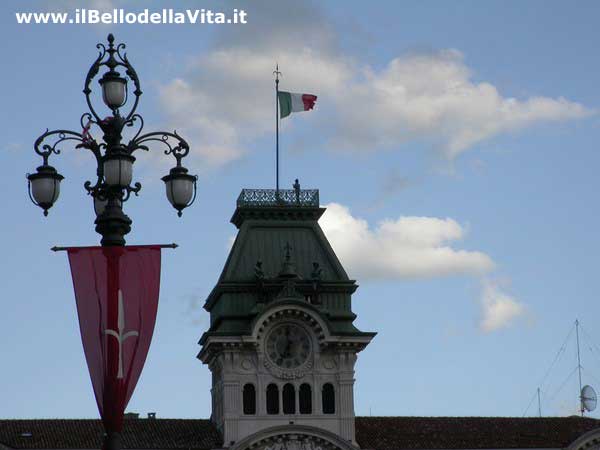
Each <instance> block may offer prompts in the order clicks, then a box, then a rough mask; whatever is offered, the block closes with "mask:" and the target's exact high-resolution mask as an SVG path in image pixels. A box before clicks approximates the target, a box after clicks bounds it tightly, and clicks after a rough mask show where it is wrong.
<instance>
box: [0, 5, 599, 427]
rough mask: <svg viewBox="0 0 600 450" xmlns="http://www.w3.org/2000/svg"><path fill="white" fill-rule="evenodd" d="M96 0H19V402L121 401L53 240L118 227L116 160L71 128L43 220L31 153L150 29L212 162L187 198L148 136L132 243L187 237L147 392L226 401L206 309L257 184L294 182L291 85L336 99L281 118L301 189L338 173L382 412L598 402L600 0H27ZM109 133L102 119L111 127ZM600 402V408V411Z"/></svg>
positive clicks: (43, 405)
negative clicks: (163, 15) (105, 214)
mask: <svg viewBox="0 0 600 450" xmlns="http://www.w3.org/2000/svg"><path fill="white" fill-rule="evenodd" d="M83 5H84V3H83V2H76V1H74V0H61V1H49V0H40V1H33V0H32V1H27V0H25V1H18V2H17V1H12V2H9V1H7V2H2V4H1V5H0V13H1V14H0V42H2V44H1V45H2V50H3V60H4V61H5V66H4V70H2V71H1V73H0V80H1V81H2V85H3V86H4V89H3V95H2V99H3V105H2V106H1V107H0V114H1V116H0V118H1V119H2V120H0V135H1V136H2V138H3V142H2V144H0V167H1V169H0V170H2V176H1V177H0V192H3V193H4V196H3V211H4V213H3V214H2V218H3V220H2V221H1V222H0V227H1V228H0V229H1V231H2V232H1V233H0V234H1V235H2V238H1V239H2V240H1V244H2V248H3V250H4V251H3V254H2V256H0V261H1V262H0V264H1V267H2V270H1V271H0V273H1V275H0V277H1V278H0V280H1V283H0V302H1V305H2V306H1V310H0V354H1V355H2V356H3V358H2V361H3V362H2V364H1V365H0V386H2V387H1V388H0V418H62V417H73V418H78V417H97V415H98V412H97V408H96V404H95V400H94V397H93V392H92V388H91V383H90V380H89V375H88V372H87V367H86V365H85V359H84V355H83V351H82V346H81V339H80V336H79V329H78V324H77V317H76V309H75V300H74V295H73V291H72V283H71V279H70V272H69V266H68V262H67V258H66V255H65V254H64V253H53V252H51V251H50V250H49V249H50V247H52V246H54V245H96V244H97V243H98V242H99V236H98V235H97V234H96V233H95V232H94V225H93V221H94V218H95V217H94V212H93V208H92V204H91V200H90V198H89V197H88V196H87V195H85V191H84V189H83V183H84V182H85V181H86V180H89V179H92V177H93V176H94V173H95V172H94V171H95V166H94V160H93V158H91V157H90V156H91V155H86V154H83V153H85V151H82V150H75V149H73V148H70V147H68V146H65V148H64V149H63V151H62V153H61V154H60V155H54V156H52V158H51V161H50V163H51V164H52V165H54V167H56V168H57V169H58V170H59V172H60V173H62V174H63V175H64V176H65V179H64V181H63V182H62V186H61V194H60V198H59V200H58V202H57V204H56V205H55V206H54V207H53V208H52V209H51V210H50V213H49V216H48V217H46V218H44V217H43V215H42V212H41V210H40V209H39V208H37V207H36V206H34V205H33V204H31V202H30V201H29V199H28V195H27V183H26V179H25V174H26V173H28V172H33V171H34V170H35V168H36V167H37V166H38V165H40V164H41V160H40V158H39V157H38V156H37V155H36V154H35V153H34V152H33V142H34V141H35V139H36V138H37V136H39V135H40V134H41V133H42V132H43V131H44V130H45V129H46V128H50V129H57V128H67V129H74V130H76V131H78V127H79V117H80V116H81V114H82V113H84V112H86V111H87V109H86V104H85V99H84V96H83V94H82V93H81V90H82V88H83V81H84V79H85V75H86V73H87V70H88V68H89V66H90V65H91V63H92V62H93V60H94V58H95V57H96V55H97V51H96V48H95V45H96V43H98V42H102V41H104V40H105V38H106V35H107V34H108V33H109V32H112V33H114V35H115V37H116V40H117V42H125V43H126V44H127V52H128V57H129V60H130V61H131V62H132V64H133V65H134V67H135V68H136V70H137V72H138V75H139V77H140V80H141V83H142V90H143V92H144V94H143V95H142V97H141V101H140V105H139V109H138V112H139V113H140V114H142V115H143V117H144V120H145V123H146V129H147V130H177V131H178V132H179V133H180V134H182V135H183V136H184V137H185V138H186V139H187V140H188V141H189V142H190V145H191V155H190V157H189V158H187V161H186V163H185V164H186V166H187V167H188V168H189V169H190V172H192V173H197V174H198V175H199V180H198V198H197V200H196V203H195V204H194V205H193V206H192V207H191V208H189V209H187V210H185V211H184V215H183V217H182V218H178V217H177V215H176V213H175V211H174V210H173V209H172V208H171V206H170V205H169V203H168V202H167V200H166V198H165V195H164V187H163V185H162V182H161V181H160V177H161V176H163V175H165V174H166V173H167V172H168V170H169V169H170V167H171V166H172V161H169V160H168V158H166V157H165V156H164V155H162V154H161V151H160V149H158V148H155V149H152V150H151V151H150V152H148V153H147V154H146V153H144V154H140V155H138V160H137V161H136V163H135V168H134V170H135V172H134V180H135V181H140V182H141V183H142V185H143V188H142V191H141V192H140V195H139V197H133V198H132V199H131V200H129V201H128V202H127V203H126V205H125V210H126V213H127V214H128V215H129V216H130V217H131V218H132V220H133V229H132V232H131V233H130V234H129V235H128V243H129V244H150V243H169V242H176V243H178V244H179V246H180V247H179V248H178V249H176V250H164V251H163V265H162V278H161V296H160V305H159V311H158V317H157V322H156V328H155V333H154V338H153V342H152V345H151V348H150V352H149V354H148V359H147V362H146V366H145V368H144V371H143V373H142V376H141V378H140V381H139V383H138V386H137V388H136V391H135V393H134V395H133V398H132V400H131V402H130V404H129V407H128V411H134V412H138V413H141V414H142V415H145V414H146V413H147V412H156V413H157V417H180V418H207V417H209V416H210V405H211V402H210V373H209V370H208V368H207V367H205V366H203V365H202V363H201V362H200V361H199V360H197V359H196V355H197V353H198V351H199V346H198V344H197V341H198V339H199V338H200V336H201V335H202V333H203V332H204V331H205V330H206V328H207V326H208V314H207V313H206V311H205V310H204V309H203V308H202V305H203V303H204V300H205V299H206V296H207V295H208V293H209V292H210V290H211V289H212V287H213V286H214V284H215V282H216V281H217V278H218V276H219V274H220V271H221V269H222V267H223V264H224V262H225V259H226V257H227V253H228V250H229V246H230V242H231V240H232V237H234V236H235V233H236V229H235V227H234V226H233V225H232V224H231V223H229V219H230V218H231V215H232V213H233V211H234V209H235V201H236V198H237V195H238V194H239V192H240V190H241V189H242V188H247V187H250V188H273V187H274V184H275V180H274V178H275V174H274V172H275V171H274V122H275V121H274V85H273V75H272V71H273V70H274V66H275V63H278V64H279V67H280V70H281V72H282V73H283V75H282V78H281V85H280V88H281V89H282V90H289V91H292V92H306V93H313V94H316V95H318V100H317V105H316V107H315V109H314V110H313V111H311V112H307V113H302V114H293V115H292V116H290V117H289V118H286V119H284V120H283V121H282V127H281V136H280V138H281V180H282V181H281V184H282V186H289V187H291V185H292V183H293V181H294V179H295V178H299V180H300V183H301V185H302V187H306V188H318V189H320V198H321V203H322V205H323V206H325V207H327V212H326V213H325V215H324V216H323V217H322V218H321V220H320V225H321V227H322V228H323V230H324V232H325V234H326V236H327V237H328V239H329V240H330V242H331V244H332V246H333V248H334V250H335V251H336V252H337V254H338V256H339V258H340V260H341V262H342V264H343V265H344V266H345V268H346V270H347V272H348V273H349V275H350V276H351V277H352V278H354V279H356V280H357V282H358V284H359V285H360V287H359V289H358V291H357V293H356V294H354V296H353V309H354V311H355V312H356V314H357V315H358V318H357V320H356V322H355V323H356V325H357V326H358V327H359V328H360V329H361V330H364V331H377V332H378V335H377V336H376V338H375V339H374V340H373V341H372V343H371V344H370V345H369V346H368V347H367V348H366V349H365V350H364V351H363V352H362V353H361V354H360V355H359V359H358V363H357V367H356V376H355V378H356V384H355V410H356V414H357V415H370V414H371V415H400V416H412V415H419V416H517V417H520V416H522V415H537V414H538V405H537V398H536V397H535V394H536V389H537V388H538V387H540V392H541V412H542V414H543V415H548V416H565V415H571V414H576V413H577V410H578V406H579V405H578V389H579V386H578V377H577V371H576V370H574V369H575V368H576V367H577V360H576V344H575V341H576V339H575V332H574V328H573V324H574V322H575V320H576V319H579V320H580V322H581V328H580V330H579V331H580V339H581V358H582V363H581V365H582V367H583V370H582V381H583V384H590V385H592V386H596V387H597V388H600V330H599V329H598V327H596V326H595V324H596V321H597V317H599V316H600V306H599V302H598V300H597V290H598V282H597V280H598V276H597V270H598V263H597V255H598V254H600V238H599V237H598V232H597V230H598V229H599V228H600V215H599V214H598V206H597V205H598V201H597V193H598V191H599V188H600V180H599V178H598V176H597V171H598V167H599V166H600V156H599V152H598V142H599V141H600V126H599V125H600V121H599V116H598V112H599V108H600V89H598V79H600V62H599V59H598V58H597V56H596V55H597V45H598V42H600V29H599V28H598V26H597V24H598V20H599V18H600V4H598V2H595V1H583V0H582V1H579V2H576V3H571V2H557V1H534V0H529V1H527V2H522V1H487V2H480V1H454V2H441V1H437V2H436V1H419V2H416V1H415V2H409V1H389V2H386V1H374V2H368V3H367V2H360V1H351V0H350V1H343V2H342V1H330V2H308V1H307V2H297V1H291V0H290V1H287V0H286V1H282V0H279V1H252V2H251V1H246V2H244V1H221V2H217V1H174V0H173V1H169V2H161V1H144V2H137V1H134V0H129V1H128V0H123V1H119V0H93V1H91V2H86V3H85V5H86V7H88V8H98V9H100V10H112V8H124V9H125V10H127V11H132V12H139V11H141V10H142V9H143V8H149V9H150V10H151V11H153V10H156V11H159V10H161V9H162V8H174V9H176V10H185V9H188V8H190V9H200V8H205V9H213V10H215V11H224V12H229V11H231V10H233V9H234V8H238V9H244V10H245V11H246V12H247V21H248V23H247V24H243V25H242V24H235V25H233V24H231V25H208V24H203V25H201V24H195V25H191V24H187V25H139V24H138V25H131V24H123V25H76V24H73V25H50V24H46V25H41V24H39V25H22V24H21V25H20V24H17V23H16V19H15V12H43V11H53V12H73V11H74V10H75V9H76V8H80V7H82V6H83ZM93 132H94V131H93V130H92V133H93ZM590 415H591V416H592V417H600V415H599V413H598V412H593V413H591V414H590Z"/></svg>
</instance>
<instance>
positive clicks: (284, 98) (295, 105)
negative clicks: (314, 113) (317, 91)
mask: <svg viewBox="0 0 600 450" xmlns="http://www.w3.org/2000/svg"><path fill="white" fill-rule="evenodd" d="M277 97H278V99H279V116H280V117H281V118H282V119H283V118H284V117H287V116H289V115H290V114H291V113H293V112H299V111H309V110H311V109H313V108H314V107H315V102H316V101H317V96H316V95H312V94H296V93H294V92H285V91H278V92H277Z"/></svg>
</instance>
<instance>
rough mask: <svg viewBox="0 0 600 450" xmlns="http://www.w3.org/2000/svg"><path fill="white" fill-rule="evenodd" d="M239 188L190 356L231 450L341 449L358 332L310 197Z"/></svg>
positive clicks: (350, 432) (346, 439) (347, 443)
mask: <svg viewBox="0 0 600 450" xmlns="http://www.w3.org/2000/svg"><path fill="white" fill-rule="evenodd" d="M294 187H295V188H294V189H293V190H279V191H275V190H258V189H244V190H243V191H242V193H241V194H240V196H239V198H238V200H237V208H236V210H235V212H234V214H233V217H232V219H231V222H232V223H233V224H234V225H235V226H236V227H237V228H238V230H239V231H238V235H237V237H236V239H235V242H234V244H233V246H232V248H231V251H230V253H229V257H228V258H227V261H226V263H225V267H224V268H223V272H222V273H221V276H220V278H219V280H218V282H217V284H216V286H215V287H214V289H213V290H212V292H211V293H210V295H209V296H208V299H207V300H206V303H205V305H204V308H205V309H206V310H207V311H209V313H210V328H209V329H208V330H207V331H206V332H205V333H204V334H203V336H202V338H201V339H200V345H201V347H202V349H201V351H200V353H199V355H198V358H199V359H200V360H201V361H202V362H203V363H205V364H207V365H208V367H209V369H210V371H211V373H212V389H211V394H212V415H211V420H212V421H213V422H214V423H215V425H216V426H217V428H218V429H219V431H220V432H221V434H222V436H223V446H224V447H225V448H231V449H232V450H247V449H251V448H252V449H256V450H319V449H320V450H325V449H330V450H336V449H341V450H349V449H356V448H357V444H356V439H355V433H354V394H353V390H354V365H355V362H356V357H357V353H358V352H360V351H361V350H362V349H364V348H365V347H366V346H367V344H368V343H369V342H370V341H371V339H372V338H373V336H374V335H375V333H365V332H362V331H359V330H358V329H357V328H356V327H355V326H354V325H353V321H354V319H355V318H356V315H355V314H354V313H353V312H352V308H351V298H352V294H353V293H354V291H355V290H356V288H357V285H356V282H355V281H354V280H351V279H349V278H348V275H347V274H346V272H345V270H344V268H343V267H342V265H341V264H340V262H339V260H338V258H337V257H336V255H335V253H334V252H333V250H332V248H331V246H330V245H329V242H328V241H327V238H326V237H325V235H324V234H323V231H322V230H321V228H320V227H319V224H318V222H317V221H318V219H319V217H321V215H322V214H323V212H324V211H325V209H324V208H321V207H320V206H319V192H318V191H317V190H301V189H300V186H299V184H298V183H297V182H296V184H295V185H294Z"/></svg>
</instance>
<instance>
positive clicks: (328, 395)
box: [322, 383, 335, 414]
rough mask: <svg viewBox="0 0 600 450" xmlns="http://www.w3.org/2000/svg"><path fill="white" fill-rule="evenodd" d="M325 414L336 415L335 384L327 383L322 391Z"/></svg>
mask: <svg viewBox="0 0 600 450" xmlns="http://www.w3.org/2000/svg"><path fill="white" fill-rule="evenodd" d="M322 398H323V414H335V390H334V389H333V384H331V383H325V384H324V385H323V391H322Z"/></svg>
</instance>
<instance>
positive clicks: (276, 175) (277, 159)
mask: <svg viewBox="0 0 600 450" xmlns="http://www.w3.org/2000/svg"><path fill="white" fill-rule="evenodd" d="M273 74H274V75H275V195H276V196H277V198H279V75H281V72H280V71H279V64H276V65H275V71H274V72H273Z"/></svg>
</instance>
